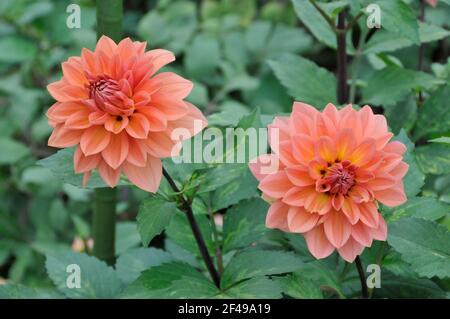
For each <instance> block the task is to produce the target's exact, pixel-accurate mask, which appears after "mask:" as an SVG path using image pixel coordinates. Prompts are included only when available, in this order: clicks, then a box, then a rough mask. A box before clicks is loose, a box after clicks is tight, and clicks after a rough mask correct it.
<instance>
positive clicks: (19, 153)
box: [0, 138, 30, 165]
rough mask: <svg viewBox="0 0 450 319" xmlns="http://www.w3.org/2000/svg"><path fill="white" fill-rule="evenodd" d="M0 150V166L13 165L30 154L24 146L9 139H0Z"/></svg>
mask: <svg viewBox="0 0 450 319" xmlns="http://www.w3.org/2000/svg"><path fill="white" fill-rule="evenodd" d="M0 149H1V150H2V151H1V152H0V165H5V164H13V163H15V162H17V161H18V160H20V159H22V158H24V157H25V156H27V155H28V154H30V151H29V150H28V148H27V147H26V146H25V145H24V144H22V143H19V142H16V141H14V140H12V139H9V138H0Z"/></svg>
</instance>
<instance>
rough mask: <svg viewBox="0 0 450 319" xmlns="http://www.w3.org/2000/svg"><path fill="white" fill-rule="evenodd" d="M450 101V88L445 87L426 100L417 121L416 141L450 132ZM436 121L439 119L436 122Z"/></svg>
mask: <svg viewBox="0 0 450 319" xmlns="http://www.w3.org/2000/svg"><path fill="white" fill-rule="evenodd" d="M448 101H450V86H449V85H444V86H442V87H441V88H439V89H438V90H437V91H436V92H433V94H431V95H430V97H428V98H427V99H426V100H425V103H424V104H423V107H422V108H421V109H420V113H419V118H418V119H417V124H416V129H415V130H414V137H415V138H416V139H418V138H420V137H422V136H429V135H431V134H439V133H446V132H449V131H450V114H449V112H448ZM436 119H439V120H438V121H436Z"/></svg>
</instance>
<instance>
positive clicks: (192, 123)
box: [168, 102, 208, 139]
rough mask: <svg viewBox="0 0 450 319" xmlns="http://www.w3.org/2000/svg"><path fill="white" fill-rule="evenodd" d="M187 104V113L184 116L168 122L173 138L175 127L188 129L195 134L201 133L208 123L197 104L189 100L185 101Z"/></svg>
mask: <svg viewBox="0 0 450 319" xmlns="http://www.w3.org/2000/svg"><path fill="white" fill-rule="evenodd" d="M185 104H186V108H187V113H186V114H185V115H184V116H183V117H182V118H179V119H176V120H173V121H169V122H168V127H169V130H170V131H171V137H172V138H174V137H173V131H174V130H175V129H178V128H182V129H183V130H188V131H189V133H190V135H191V136H194V135H197V134H198V133H200V132H201V131H202V130H203V129H204V128H205V127H206V126H207V125H208V120H207V119H206V118H205V116H204V115H203V113H202V112H201V111H200V110H199V109H198V108H197V107H196V106H194V105H193V104H191V103H189V102H185ZM181 136H183V139H185V135H184V134H181Z"/></svg>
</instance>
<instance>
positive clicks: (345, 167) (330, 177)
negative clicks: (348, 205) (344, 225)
mask: <svg viewBox="0 0 450 319" xmlns="http://www.w3.org/2000/svg"><path fill="white" fill-rule="evenodd" d="M355 170H356V167H355V166H354V165H352V164H351V163H350V162H349V161H344V162H342V163H334V164H332V165H331V166H330V167H328V169H327V172H326V173H325V176H324V178H323V181H322V185H324V186H325V188H326V189H328V190H329V192H330V193H332V194H336V193H340V194H343V195H345V194H347V192H348V191H349V190H350V188H351V187H352V186H353V185H354V184H355Z"/></svg>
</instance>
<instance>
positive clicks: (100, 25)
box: [96, 0, 123, 42]
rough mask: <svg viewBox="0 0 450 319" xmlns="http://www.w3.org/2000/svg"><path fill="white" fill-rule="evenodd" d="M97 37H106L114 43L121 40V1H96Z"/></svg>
mask: <svg viewBox="0 0 450 319" xmlns="http://www.w3.org/2000/svg"><path fill="white" fill-rule="evenodd" d="M96 3H97V37H98V38H100V37H101V36H102V35H107V36H108V37H110V38H111V39H113V40H114V41H115V42H119V41H120V40H121V39H122V19H123V2H122V0H97V1H96Z"/></svg>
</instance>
